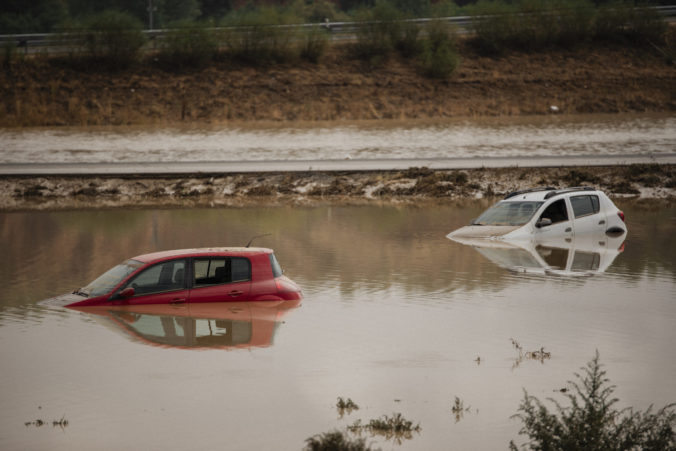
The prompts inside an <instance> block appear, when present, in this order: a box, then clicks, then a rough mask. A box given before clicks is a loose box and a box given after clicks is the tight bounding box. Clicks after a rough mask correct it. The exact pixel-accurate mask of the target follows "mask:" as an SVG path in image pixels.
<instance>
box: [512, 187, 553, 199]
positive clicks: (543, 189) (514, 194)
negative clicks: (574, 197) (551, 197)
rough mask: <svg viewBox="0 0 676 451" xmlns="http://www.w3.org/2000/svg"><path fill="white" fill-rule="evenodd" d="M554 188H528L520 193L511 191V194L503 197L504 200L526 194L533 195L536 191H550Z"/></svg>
mask: <svg viewBox="0 0 676 451" xmlns="http://www.w3.org/2000/svg"><path fill="white" fill-rule="evenodd" d="M553 189H556V188H554V187H553V186H541V187H539V188H529V189H522V190H520V191H512V192H511V193H509V194H507V195H506V196H505V199H509V198H510V197H514V196H518V195H519V194H526V193H535V192H538V191H551V190H553Z"/></svg>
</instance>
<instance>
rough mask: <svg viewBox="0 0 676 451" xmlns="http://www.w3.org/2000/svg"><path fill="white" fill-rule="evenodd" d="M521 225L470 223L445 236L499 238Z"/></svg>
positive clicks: (456, 238)
mask: <svg viewBox="0 0 676 451" xmlns="http://www.w3.org/2000/svg"><path fill="white" fill-rule="evenodd" d="M521 227H523V226H480V225H470V226H465V227H460V228H459V229H457V230H454V231H452V232H451V233H449V234H448V235H446V237H447V238H450V239H452V240H455V241H460V240H461V239H471V238H499V237H501V236H503V235H507V234H508V233H510V232H513V231H514V230H516V229H519V228H521Z"/></svg>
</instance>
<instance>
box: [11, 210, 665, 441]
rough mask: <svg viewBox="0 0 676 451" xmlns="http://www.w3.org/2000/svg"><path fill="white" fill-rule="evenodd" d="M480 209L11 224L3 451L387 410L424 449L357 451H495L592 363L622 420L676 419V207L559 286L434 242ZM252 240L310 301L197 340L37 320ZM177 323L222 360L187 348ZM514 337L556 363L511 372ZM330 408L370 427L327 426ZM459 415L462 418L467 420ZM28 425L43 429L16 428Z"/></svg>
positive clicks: (220, 437) (315, 426)
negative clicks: (103, 285)
mask: <svg viewBox="0 0 676 451" xmlns="http://www.w3.org/2000/svg"><path fill="white" fill-rule="evenodd" d="M485 206H486V205H485V204H481V203H479V202H471V203H469V204H467V205H465V206H461V205H455V204H423V205H419V206H377V205H372V206H323V207H313V208H241V209H185V210H132V211H118V210H108V211H60V212H15V213H2V214H0V243H1V244H2V249H3V251H4V254H5V256H4V257H5V258H3V259H2V260H1V261H0V274H1V275H2V278H3V280H5V281H6V284H5V288H4V289H3V291H2V294H1V295H0V359H2V361H3V365H2V370H1V374H2V381H3V383H2V389H0V405H2V406H3V409H2V411H0V448H2V449H50V450H59V449H64V450H66V449H67V450H86V449H111V450H114V449H122V448H136V449H177V450H179V449H188V448H190V449H242V450H248V449H251V450H257V449H301V448H302V447H303V445H304V440H305V439H306V438H308V437H310V436H312V435H314V434H317V433H321V432H327V431H329V430H333V429H344V428H345V427H346V426H347V425H348V424H351V423H353V422H354V421H355V420H357V419H361V420H362V421H364V422H368V420H370V419H372V418H378V417H380V416H382V415H384V414H388V415H392V414H393V413H395V412H400V413H402V414H403V415H404V416H405V417H406V418H408V419H410V420H413V421H414V422H419V423H420V426H421V427H422V431H421V432H420V433H419V434H415V433H414V434H413V436H412V438H411V439H409V440H404V441H403V442H402V444H401V445H398V444H396V443H395V442H393V441H391V440H389V441H388V440H386V439H384V438H382V437H379V436H376V437H373V438H371V437H369V442H372V443H373V444H374V445H375V446H378V447H381V448H383V449H402V450H404V449H405V450H429V449H449V448H457V449H504V448H506V447H507V444H508V442H509V440H510V439H513V438H516V437H517V432H518V430H519V428H520V424H519V423H518V421H517V420H513V419H510V416H511V415H512V414H514V413H515V412H516V409H517V407H518V404H519V401H520V399H521V397H522V394H523V392H522V389H523V388H526V389H527V390H528V391H529V393H531V394H534V395H536V396H538V397H540V398H541V399H544V398H546V397H550V396H554V397H556V396H558V395H557V393H555V390H557V389H560V388H562V387H564V386H565V384H566V381H567V380H569V379H571V378H572V377H573V376H572V374H573V372H574V371H577V370H578V369H579V367H581V366H583V365H584V364H585V363H586V362H587V361H589V360H590V359H591V358H592V357H593V355H594V352H595V351H596V350H598V351H599V353H600V355H601V360H602V363H604V364H605V365H606V370H607V371H608V376H609V377H610V378H611V380H612V382H613V383H614V384H616V385H617V386H618V389H617V392H616V395H617V396H618V397H619V398H620V399H621V403H620V404H621V406H628V405H631V406H634V407H636V408H639V409H645V408H647V406H648V405H650V404H653V403H654V404H655V405H656V406H662V405H664V404H666V403H668V402H674V401H676V399H675V398H674V394H675V393H676V378H674V377H673V376H674V374H676V351H674V343H675V342H676V302H675V301H674V300H675V299H676V241H675V240H673V235H674V233H675V232H676V208H673V207H671V208H657V209H655V208H649V207H647V206H645V205H644V204H641V203H626V204H625V205H622V203H620V207H621V208H622V209H624V211H625V213H626V215H627V223H628V227H629V235H628V237H627V240H626V241H625V242H624V243H623V245H624V250H623V252H621V253H618V254H617V256H616V257H615V258H614V260H613V261H612V264H611V265H610V266H609V267H608V269H607V270H606V271H605V272H602V273H597V274H596V275H593V276H586V277H554V276H543V275H537V274H523V273H518V272H513V271H510V270H508V269H505V267H502V266H499V265H498V264H496V263H494V261H493V260H491V259H489V258H487V257H485V256H484V254H482V253H481V252H479V251H478V250H477V249H474V248H472V247H470V246H464V245H461V244H459V243H455V242H452V241H450V240H448V239H446V238H445V235H446V234H447V233H448V232H449V231H451V230H453V229H455V228H457V227H459V226H461V225H464V224H466V223H467V222H468V221H469V220H470V218H474V217H476V216H477V215H478V214H479V213H480V211H481V210H482V209H483V208H484V207H485ZM258 233H271V234H272V235H271V236H269V237H266V238H262V239H261V240H260V241H258V242H257V243H256V244H258V245H263V246H267V247H272V248H274V249H275V251H276V254H277V257H278V259H279V260H280V263H281V264H282V266H283V268H284V269H285V273H286V274H287V275H288V276H289V277H291V278H292V279H294V280H295V281H296V282H298V283H299V284H300V285H301V286H302V287H303V290H304V294H305V299H304V300H303V302H302V305H300V306H299V307H295V306H256V307H247V306H246V305H244V306H234V307H232V308H231V309H230V310H227V309H226V308H224V309H223V310H222V311H220V312H216V313H213V312H212V313H211V315H212V316H211V318H212V319H211V320H210V321H209V320H208V318H209V315H208V314H206V313H204V312H202V313H204V314H203V315H202V313H198V312H197V311H195V312H192V316H191V315H190V314H186V313H185V312H174V313H173V314H172V313H171V312H166V311H165V312H154V313H153V312H150V313H148V312H136V313H135V314H134V315H130V314H120V313H119V312H118V313H115V314H112V316H111V315H110V314H109V315H108V316H106V315H105V314H95V313H94V312H89V313H87V312H79V311H74V310H68V309H58V308H48V307H43V306H40V305H38V304H37V302H38V301H40V300H41V299H44V298H47V297H50V296H53V295H56V294H60V293H64V292H67V291H70V290H72V289H74V288H77V287H79V286H82V285H84V284H85V283H86V282H89V281H90V280H92V279H94V278H95V277H96V276H97V275H99V274H100V273H102V272H103V271H105V270H106V269H108V268H109V267H111V266H113V265H115V264H117V263H119V262H120V261H122V260H124V259H126V258H128V257H131V256H133V255H138V254H140V253H145V252H150V251H155V250H160V249H175V248H185V247H198V246H210V245H242V244H244V243H246V242H247V241H248V240H249V238H250V237H251V236H252V235H255V234H258ZM608 245H609V243H604V244H603V245H602V246H608ZM286 307H289V308H286ZM200 315H202V316H200ZM214 315H215V316H214ZM162 318H165V320H164V323H163V322H162ZM190 318H192V319H190ZM205 318H206V319H205ZM169 325H171V328H172V330H173V331H174V332H175V333H177V334H179V335H180V334H183V333H184V331H188V330H192V331H194V336H195V337H198V338H200V337H207V336H209V337H212V338H211V339H212V341H218V340H220V341H218V343H215V344H214V343H211V344H212V345H210V346H187V345H181V344H180V343H178V342H176V341H171V340H168V339H167V338H166V337H167V335H166V330H167V329H166V328H167V327H169ZM228 331H230V332H228ZM227 333H231V335H230V336H227ZM143 334H145V335H143ZM209 334H211V335H209ZM266 334H267V335H266ZM254 336H256V337H258V338H256V339H255V340H254V339H253V337H254ZM157 337H163V338H162V339H164V340H165V342H163V343H157V340H158V338H157ZM214 337H215V338H214ZM260 337H263V338H260ZM511 338H514V339H515V340H517V341H519V343H520V344H521V346H522V347H523V348H524V349H526V350H536V349H540V347H544V348H545V350H546V351H548V352H551V358H550V359H546V360H544V361H542V362H540V361H535V360H528V359H522V360H519V359H518V357H519V356H518V352H517V351H516V349H515V348H514V347H513V346H512V344H511V341H510V339H511ZM194 343H197V341H195V340H193V344H194ZM201 343H202V344H203V343H204V342H203V341H202V342H201ZM184 344H185V343H184ZM477 357H480V358H481V359H480V363H477V362H476V361H475V360H476V358H477ZM338 396H342V397H349V398H351V399H353V400H354V401H355V402H356V403H357V404H358V405H359V406H360V407H361V408H360V409H359V410H357V411H354V412H352V413H351V414H349V415H345V416H343V417H342V418H340V416H339V414H338V412H337V411H336V408H335V403H336V398H337V397H338ZM455 396H457V397H459V398H461V399H462V400H463V402H464V404H465V406H471V408H470V410H469V411H467V412H465V413H464V415H463V416H462V418H460V419H459V420H457V419H456V418H455V416H454V415H453V413H452V411H451V408H452V406H453V401H454V398H455ZM62 417H64V418H66V419H67V420H68V422H69V423H68V425H67V426H66V427H63V428H61V427H58V426H57V427H53V426H52V424H51V422H52V421H53V420H58V419H60V418H62ZM38 418H39V419H43V420H45V421H48V422H49V424H48V425H45V426H42V427H36V426H34V425H29V426H25V424H24V423H26V422H30V421H33V420H36V419H38Z"/></svg>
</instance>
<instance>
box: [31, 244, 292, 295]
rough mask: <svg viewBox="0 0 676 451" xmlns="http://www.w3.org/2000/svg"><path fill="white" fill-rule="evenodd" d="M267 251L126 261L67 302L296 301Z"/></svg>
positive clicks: (191, 252)
mask: <svg viewBox="0 0 676 451" xmlns="http://www.w3.org/2000/svg"><path fill="white" fill-rule="evenodd" d="M301 297H302V296H301V291H300V288H299V287H298V286H297V285H296V284H295V283H294V282H293V281H292V280H291V279H289V278H288V277H286V276H284V275H282V269H281V268H280V266H279V263H278V262H277V259H276V258H275V255H274V253H273V252H272V250H270V249H264V248H212V249H184V250H175V251H164V252H156V253H153V254H146V255H140V256H138V257H134V258H132V259H130V260H127V261H125V262H123V263H120V264H119V265H117V266H115V267H114V268H112V269H110V270H109V271H108V272H106V273H105V274H103V275H102V276H100V277H99V278H97V279H96V280H94V281H93V282H92V283H90V284H89V285H87V286H86V287H84V288H80V289H79V290H76V291H74V292H73V293H71V294H66V295H63V296H59V297H57V298H52V299H48V300H46V301H44V302H45V303H47V304H58V305H67V306H92V305H138V304H180V303H202V302H227V301H279V300H298V299H301Z"/></svg>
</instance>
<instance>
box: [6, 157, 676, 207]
mask: <svg viewBox="0 0 676 451" xmlns="http://www.w3.org/2000/svg"><path fill="white" fill-rule="evenodd" d="M581 185H590V186H594V187H598V188H600V189H602V190H604V191H605V192H607V193H608V194H609V195H610V196H611V197H616V198H617V197H632V198H637V199H661V200H665V201H667V202H673V201H674V199H676V166H675V165H657V164H636V165H629V166H608V167H595V168H585V167H572V168H571V167H565V168H536V169H534V168H500V169H493V168H483V169H472V170H431V169H429V168H425V167H415V168H410V169H408V170H405V171H379V172H305V173H258V174H256V173H254V174H229V175H223V176H209V177H65V176H51V177H4V178H1V179H0V210H5V211H11V210H45V209H91V208H121V207H124V208H143V207H157V206H164V207H195V206H212V207H215V206H233V207H237V206H247V205H259V204H264V205H289V204H292V205H312V204H317V203H327V202H328V203H372V202H385V203H417V202H420V201H424V200H435V201H440V200H456V201H457V200H463V199H476V198H490V197H498V196H503V195H505V194H506V193H509V192H511V191H515V190H518V189H524V188H529V187H534V186H552V187H567V186H581Z"/></svg>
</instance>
